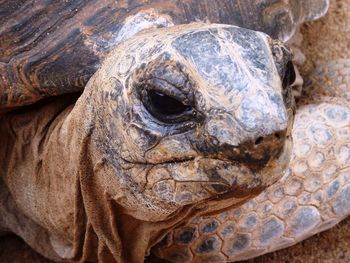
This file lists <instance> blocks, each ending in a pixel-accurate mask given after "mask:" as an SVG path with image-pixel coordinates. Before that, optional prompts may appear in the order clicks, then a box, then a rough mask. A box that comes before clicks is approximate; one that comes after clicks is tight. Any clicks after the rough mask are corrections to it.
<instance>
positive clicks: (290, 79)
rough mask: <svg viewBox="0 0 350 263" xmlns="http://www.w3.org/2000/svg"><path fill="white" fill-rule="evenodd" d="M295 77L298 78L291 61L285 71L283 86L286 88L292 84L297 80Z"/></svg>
mask: <svg viewBox="0 0 350 263" xmlns="http://www.w3.org/2000/svg"><path fill="white" fill-rule="evenodd" d="M295 78H296V74H295V71H294V66H293V63H292V62H291V61H289V62H288V63H287V65H286V71H285V73H284V78H283V87H284V88H286V87H288V86H290V85H292V84H293V83H294V81H295Z"/></svg>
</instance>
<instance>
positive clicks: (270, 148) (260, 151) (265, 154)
mask: <svg viewBox="0 0 350 263" xmlns="http://www.w3.org/2000/svg"><path fill="white" fill-rule="evenodd" d="M285 138H286V131H278V132H274V133H273V134H269V135H265V136H258V137H256V138H254V139H253V140H248V141H246V142H244V143H242V144H240V145H239V147H237V148H233V149H232V155H230V157H229V159H230V160H232V161H238V162H240V163H243V164H245V165H246V166H248V167H249V168H251V169H252V170H260V169H263V168H264V167H266V166H267V165H268V163H269V162H270V161H272V160H274V159H276V158H278V156H279V155H280V153H281V152H282V150H283V147H284V142H285Z"/></svg>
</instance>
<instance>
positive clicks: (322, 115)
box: [154, 59, 350, 262]
mask: <svg viewBox="0 0 350 263" xmlns="http://www.w3.org/2000/svg"><path fill="white" fill-rule="evenodd" d="M309 84H310V85H311V84H312V88H309V89H308V90H307V91H306V92H305V94H304V97H303V99H302V100H301V101H300V102H299V103H298V109H297V112H296V117H295V122H294V126H293V131H292V136H293V142H294V146H293V155H292V161H291V163H290V166H289V169H288V170H287V171H286V173H285V175H284V177H283V178H282V179H281V180H280V181H278V182H277V183H275V184H274V185H272V186H271V187H269V188H268V189H267V190H265V191H264V192H262V193H261V194H260V195H259V196H257V197H256V198H254V199H252V200H251V201H249V202H247V203H245V204H244V205H242V206H241V207H238V208H235V209H231V210H227V211H224V212H222V213H220V214H217V215H209V216H202V217H196V218H194V219H193V220H192V221H191V222H189V223H188V224H187V225H186V226H183V227H180V228H178V229H175V230H174V231H173V232H172V233H170V234H168V236H167V237H166V238H165V239H164V240H163V242H162V243H161V244H160V245H158V247H156V248H155V249H154V251H155V253H156V254H157V255H158V256H159V257H161V258H164V259H167V260H169V261H171V262H226V261H237V260H243V259H248V258H253V257H256V256H259V255H262V254H265V253H268V252H271V251H275V250H278V249H281V248H284V247H288V246H291V245H293V244H295V243H297V242H299V241H301V240H303V239H305V238H307V237H309V236H311V235H314V234H316V233H318V232H321V231H324V230H326V229H329V228H331V227H332V226H334V225H335V224H337V223H338V222H340V221H341V220H342V219H344V218H345V217H347V216H348V215H349V214H350V129H349V123H350V104H349V101H348V96H349V95H348V94H349V91H350V60H349V59H344V60H338V61H334V62H332V63H329V64H326V65H322V66H320V67H319V68H318V69H317V70H316V71H315V74H314V75H313V76H312V77H311V82H310V83H309ZM320 95H322V96H320ZM340 96H342V97H343V98H340ZM344 97H345V98H344Z"/></svg>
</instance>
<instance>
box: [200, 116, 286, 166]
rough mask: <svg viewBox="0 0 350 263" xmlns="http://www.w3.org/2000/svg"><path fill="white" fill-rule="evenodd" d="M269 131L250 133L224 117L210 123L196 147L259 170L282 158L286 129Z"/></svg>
mask: <svg viewBox="0 0 350 263" xmlns="http://www.w3.org/2000/svg"><path fill="white" fill-rule="evenodd" d="M224 123H225V125H224ZM228 124H229V125H228ZM266 133H267V134H262V133H260V132H259V133H257V132H256V133H249V132H247V131H245V130H243V129H240V128H239V126H238V125H235V123H234V121H232V123H231V121H230V120H228V119H226V118H225V119H222V120H221V121H219V122H218V121H215V124H212V123H207V125H206V132H205V135H204V138H202V139H200V140H199V141H198V143H197V146H198V147H197V149H198V150H199V151H200V152H201V153H202V154H203V155H204V156H208V157H211V158H218V159H221V160H227V161H230V162H235V163H237V164H238V163H239V164H243V165H244V166H247V167H249V168H250V169H251V170H253V171H258V170H261V169H263V168H264V167H266V166H267V165H268V163H269V162H270V161H272V160H273V159H276V158H278V157H279V155H280V153H281V152H282V150H283V147H284V143H285V140H286V134H287V129H282V130H272V131H269V132H266Z"/></svg>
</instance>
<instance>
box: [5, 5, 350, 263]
mask: <svg viewBox="0 0 350 263" xmlns="http://www.w3.org/2000/svg"><path fill="white" fill-rule="evenodd" d="M301 32H302V33H303V35H304V42H303V45H302V47H301V49H302V50H303V52H304V54H305V55H306V59H307V61H306V63H305V65H304V66H303V67H302V68H301V73H302V75H303V76H304V77H306V76H307V75H308V74H309V73H310V72H311V71H312V70H313V68H314V67H315V65H317V64H319V63H322V62H326V61H329V60H333V59H337V58H350V0H331V7H330V12H329V13H328V15H327V16H326V17H324V18H322V19H321V20H319V21H316V22H313V23H308V24H306V25H304V26H303V27H302V29H301ZM19 251H21V252H20V253H18V252H19ZM0 262H1V263H2V262H9V263H17V262H18V263H22V262H31V263H44V262H49V261H47V260H45V259H44V258H42V257H41V256H39V255H37V254H35V253H34V252H32V251H31V250H29V249H28V247H27V246H26V245H25V244H24V243H23V242H21V241H20V239H19V238H16V237H9V238H6V239H1V240H0ZM247 262H254V263H263V262H286V263H287V262H288V263H294V262H295V263H297V262H303V263H305V262H306V263H307V262H350V218H348V219H346V220H344V221H343V222H342V223H340V224H339V225H337V226H336V227H334V228H332V229H331V230H328V231H326V232H323V233H321V234H319V235H316V236H314V237H312V238H309V239H307V240H305V241H304V242H301V243H299V244H297V245H295V246H293V247H291V248H287V249H284V250H280V251H277V252H274V253H270V254H267V255H264V256H261V257H259V258H256V259H253V260H249V261H247Z"/></svg>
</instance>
